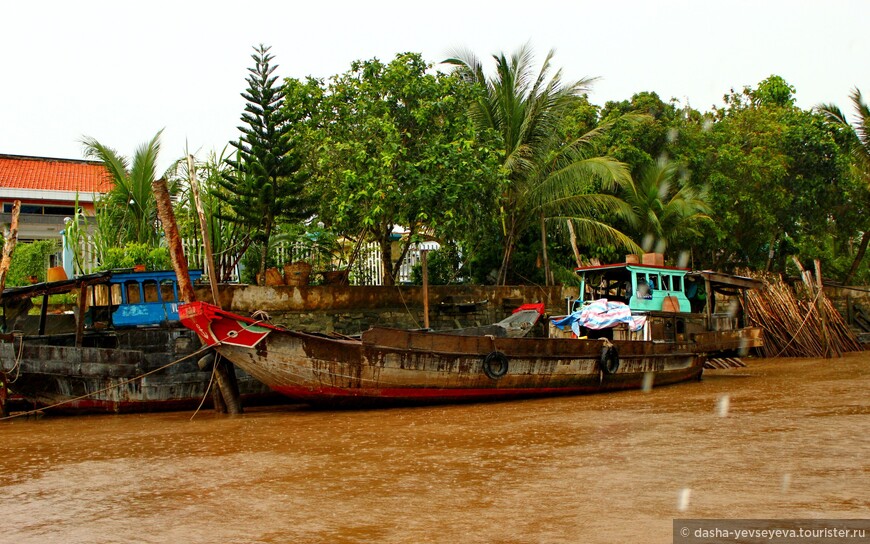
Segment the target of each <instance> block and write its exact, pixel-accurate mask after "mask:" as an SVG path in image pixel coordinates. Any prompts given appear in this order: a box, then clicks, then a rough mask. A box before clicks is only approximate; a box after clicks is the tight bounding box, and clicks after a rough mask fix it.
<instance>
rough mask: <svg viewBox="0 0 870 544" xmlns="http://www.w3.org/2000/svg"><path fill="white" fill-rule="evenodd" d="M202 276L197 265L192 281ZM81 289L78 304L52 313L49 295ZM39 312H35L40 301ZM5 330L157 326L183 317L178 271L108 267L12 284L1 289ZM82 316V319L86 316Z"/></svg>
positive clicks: (78, 334)
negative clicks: (69, 276) (58, 278)
mask: <svg viewBox="0 0 870 544" xmlns="http://www.w3.org/2000/svg"><path fill="white" fill-rule="evenodd" d="M201 276H202V271H201V270H191V271H190V278H191V281H196V280H197V279H199V278H200V277H201ZM69 293H75V294H76V295H77V304H76V307H75V308H73V309H71V310H67V311H66V312H59V313H52V314H49V312H48V309H49V297H51V296H52V295H63V294H69ZM36 300H38V301H39V304H40V311H39V315H30V313H31V312H30V310H31V308H33V306H34V301H36ZM0 304H2V307H3V316H2V322H0V324H2V327H0V328H2V332H4V333H10V332H12V331H19V332H22V333H24V334H27V335H38V336H43V335H46V334H50V335H51V334H64V333H75V334H76V344H77V345H80V342H81V337H82V334H83V332H84V330H85V329H96V330H104V329H112V328H118V327H141V326H156V325H163V324H166V323H173V322H175V323H177V322H178V280H177V278H176V276H175V272H173V271H156V272H128V271H126V270H125V271H107V272H98V273H94V274H87V275H83V276H79V277H76V278H73V279H69V280H63V281H56V282H44V283H37V284H34V285H29V286H25V287H15V288H10V289H6V290H5V291H4V292H3V293H2V294H0ZM80 318H81V319H80Z"/></svg>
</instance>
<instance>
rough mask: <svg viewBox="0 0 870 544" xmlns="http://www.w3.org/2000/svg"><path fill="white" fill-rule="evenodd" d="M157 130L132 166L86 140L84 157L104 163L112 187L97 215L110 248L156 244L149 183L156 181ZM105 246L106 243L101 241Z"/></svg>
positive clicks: (140, 149) (152, 202) (124, 158)
mask: <svg viewBox="0 0 870 544" xmlns="http://www.w3.org/2000/svg"><path fill="white" fill-rule="evenodd" d="M162 132H163V131H162V130H160V131H158V132H157V134H155V135H154V137H153V138H151V140H150V141H149V142H146V143H143V144H142V145H140V146H139V147H138V148H137V149H136V153H135V154H134V155H133V161H132V165H131V164H130V162H129V161H128V160H127V158H126V157H123V156H121V155H119V154H118V152H117V151H115V150H114V149H112V148H111V147H108V146H106V145H103V144H101V143H100V142H98V141H97V140H96V139H94V138H91V137H85V138H83V139H82V143H83V144H84V145H85V156H86V157H90V158H95V159H98V160H100V161H102V162H103V164H104V165H105V167H106V170H108V172H109V175H110V176H111V178H112V182H113V184H114V186H113V187H112V190H111V191H109V193H108V194H107V195H106V196H105V197H104V198H103V199H101V200H100V203H99V206H100V212H101V213H102V214H103V218H104V219H105V220H106V221H105V224H107V225H108V227H109V228H106V229H101V231H103V235H104V236H111V238H112V240H111V241H108V242H109V244H110V245H113V246H117V247H121V246H123V245H125V244H128V243H139V244H147V245H150V246H156V245H157V243H158V241H159V234H158V229H157V228H156V221H157V204H156V202H155V200H154V194H153V193H152V191H151V182H152V181H154V180H155V179H156V177H157V174H156V172H157V156H158V154H159V152H160V134H161V133H162ZM104 242H107V241H104Z"/></svg>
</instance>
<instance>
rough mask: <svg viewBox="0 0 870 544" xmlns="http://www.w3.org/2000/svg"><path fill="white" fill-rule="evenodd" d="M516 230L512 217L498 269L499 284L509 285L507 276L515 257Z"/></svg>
mask: <svg viewBox="0 0 870 544" xmlns="http://www.w3.org/2000/svg"><path fill="white" fill-rule="evenodd" d="M515 232H516V221H515V220H514V219H513V218H511V224H510V228H509V229H508V231H507V236H505V240H504V253H503V254H502V259H501V268H500V269H499V271H498V281H497V282H496V283H497V284H498V285H507V276H508V271H509V270H510V266H511V258H512V257H513V252H514V244H515V243H516V240H515V238H514V233H515Z"/></svg>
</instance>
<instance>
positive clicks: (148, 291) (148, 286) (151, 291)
mask: <svg viewBox="0 0 870 544" xmlns="http://www.w3.org/2000/svg"><path fill="white" fill-rule="evenodd" d="M142 290H143V291H144V292H145V302H160V298H159V297H158V295H157V280H145V281H143V282H142Z"/></svg>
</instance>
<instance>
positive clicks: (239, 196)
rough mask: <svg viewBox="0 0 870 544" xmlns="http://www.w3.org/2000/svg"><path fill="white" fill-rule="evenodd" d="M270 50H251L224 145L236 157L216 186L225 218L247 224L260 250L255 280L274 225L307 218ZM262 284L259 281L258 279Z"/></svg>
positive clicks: (289, 121)
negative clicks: (238, 110) (233, 138)
mask: <svg viewBox="0 0 870 544" xmlns="http://www.w3.org/2000/svg"><path fill="white" fill-rule="evenodd" d="M269 49H270V47H267V46H264V45H262V44H260V46H259V47H255V48H254V54H252V55H251V58H252V59H254V66H253V67H252V68H248V72H250V74H249V75H248V77H247V78H246V81H247V83H248V88H247V90H246V91H245V92H243V93H241V94H242V97H243V98H244V99H245V100H246V101H247V104H246V105H245V111H244V113H242V117H241V120H242V122H243V123H244V125H242V126H239V127H238V129H239V131H240V132H241V137H240V139H239V141H238V142H230V144H231V145H232V146H233V147H235V148H236V150H237V153H236V154H235V157H234V158H233V159H228V160H227V163H228V164H229V165H230V166H231V169H230V171H229V172H227V173H224V174H223V178H222V181H221V183H220V184H221V185H222V186H223V187H224V188H225V189H227V191H228V192H229V194H228V195H226V202H227V204H228V205H229V207H230V209H231V210H232V217H227V219H231V220H234V221H236V222H238V223H242V224H244V225H247V226H248V227H249V228H250V229H251V230H252V231H253V238H254V241H255V242H257V243H258V245H259V247H260V251H261V253H260V267H259V274H260V276H259V277H260V278H264V277H265V270H266V257H267V255H268V253H269V239H270V238H271V236H272V231H273V230H274V228H275V225H276V224H277V223H278V221H286V222H297V221H301V220H303V219H305V218H306V217H308V215H309V213H310V209H311V205H312V202H311V199H310V198H308V197H307V196H305V195H306V191H305V184H306V181H307V179H308V177H309V174H308V172H306V171H305V169H304V168H303V167H302V160H301V156H302V155H301V153H300V152H299V150H298V149H297V141H296V136H295V134H294V124H295V123H296V122H297V121H299V119H296V118H294V117H293V115H294V113H293V111H294V109H293V108H285V107H283V106H284V99H285V93H284V90H283V87H282V86H281V85H277V86H276V85H275V83H276V81H277V79H278V77H277V76H275V75H273V73H274V72H275V69H276V68H277V67H278V66H277V65H272V64H271V61H272V59H273V58H274V57H273V55H271V54H270V53H269ZM261 281H262V279H261Z"/></svg>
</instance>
